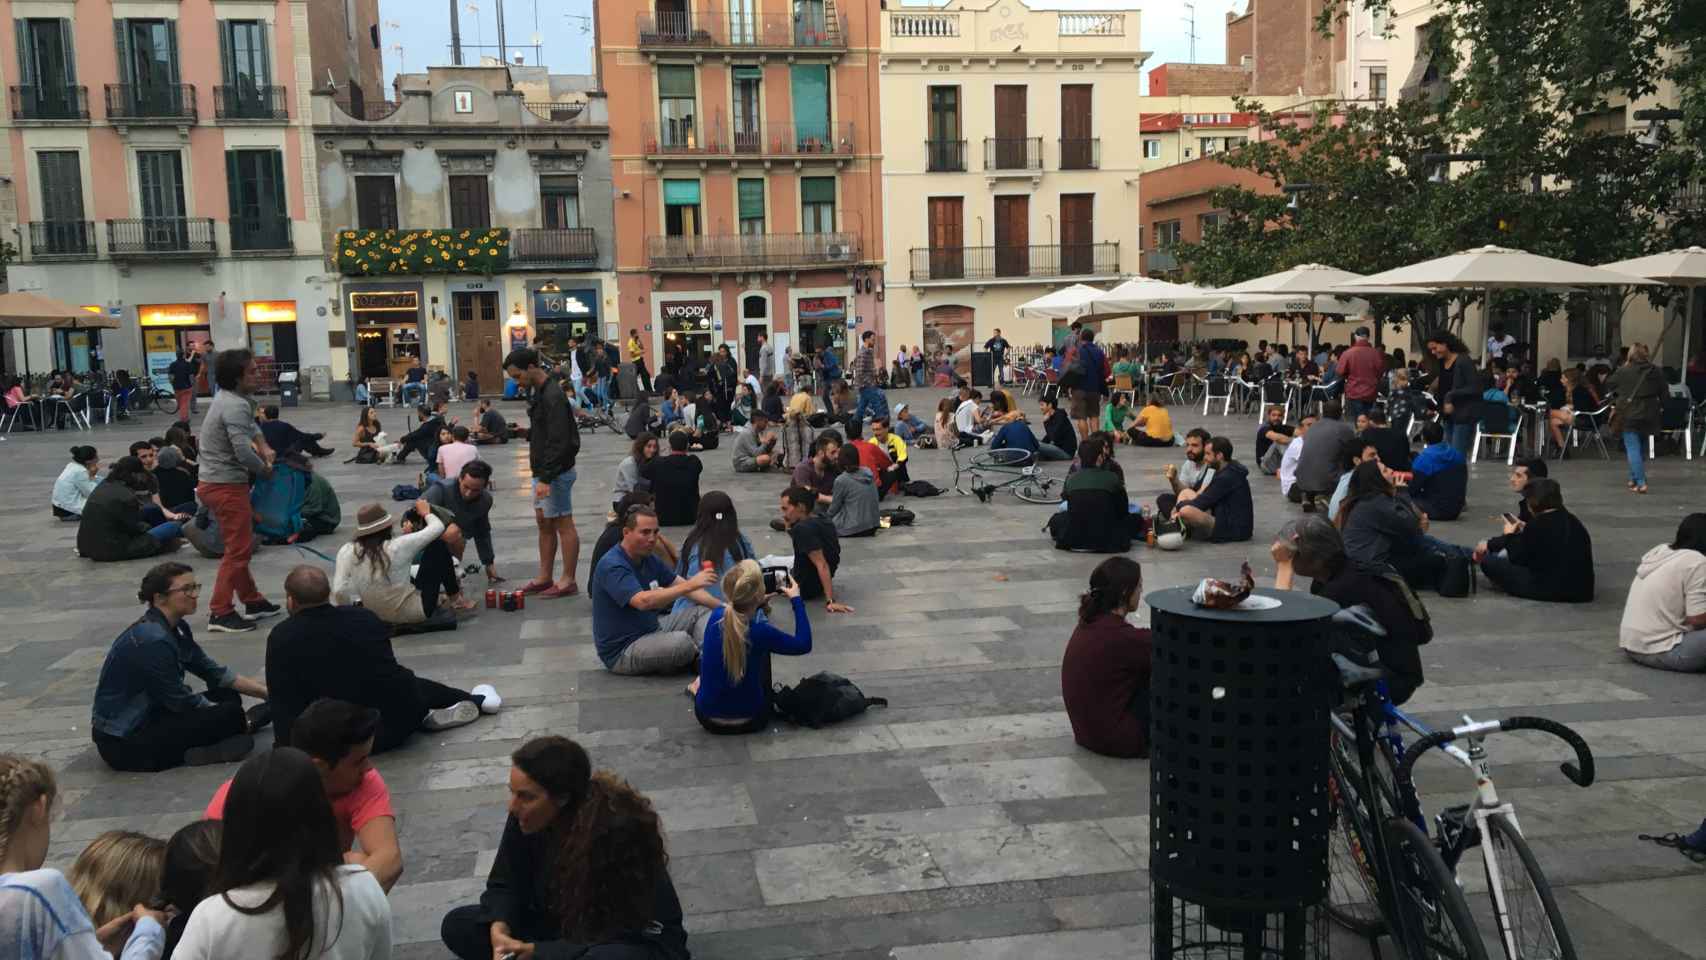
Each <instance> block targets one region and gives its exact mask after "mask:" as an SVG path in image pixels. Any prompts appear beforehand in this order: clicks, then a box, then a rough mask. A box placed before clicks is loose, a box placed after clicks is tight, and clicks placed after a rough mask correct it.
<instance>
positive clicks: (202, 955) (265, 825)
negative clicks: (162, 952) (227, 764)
mask: <svg viewBox="0 0 1706 960" xmlns="http://www.w3.org/2000/svg"><path fill="white" fill-rule="evenodd" d="M213 890H214V893H213V894H212V895H211V896H209V897H207V898H206V899H205V900H203V901H202V902H201V903H199V904H197V905H196V907H195V912H194V913H192V914H190V920H189V923H188V924H187V925H185V927H184V936H183V939H182V940H180V941H179V942H178V946H177V949H176V950H175V951H174V953H173V956H175V957H177V958H179V960H216V958H217V960H382V958H386V957H389V956H391V904H390V901H388V900H386V898H385V890H384V888H382V887H381V886H380V885H379V881H378V880H377V879H375V878H374V876H373V874H371V873H369V872H368V871H367V868H366V867H362V866H359V865H355V864H345V863H344V844H343V843H342V842H340V839H339V837H338V822H337V819H336V817H334V816H333V814H332V803H331V801H330V800H329V799H327V797H326V787H325V784H324V782H323V781H322V780H321V779H320V771H319V769H318V768H316V767H315V766H314V762H313V761H312V760H310V759H309V758H308V754H306V753H303V752H302V751H301V750H298V749H296V748H295V747H279V748H277V749H274V750H269V751H267V752H265V753H259V754H256V755H255V756H253V757H250V758H249V759H248V760H246V761H244V763H243V765H242V766H241V767H239V768H238V769H237V776H236V777H234V778H233V779H232V781H231V788H230V790H229V792H227V793H226V796H225V811H224V827H223V834H222V836H221V838H220V843H219V861H218V865H217V866H216V867H215V868H214V874H213Z"/></svg>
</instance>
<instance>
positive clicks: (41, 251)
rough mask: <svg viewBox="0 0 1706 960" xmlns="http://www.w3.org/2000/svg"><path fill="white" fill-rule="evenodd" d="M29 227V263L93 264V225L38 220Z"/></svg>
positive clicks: (94, 252) (80, 221)
mask: <svg viewBox="0 0 1706 960" xmlns="http://www.w3.org/2000/svg"><path fill="white" fill-rule="evenodd" d="M29 227H30V259H31V260H37V261H40V260H93V259H95V256H96V253H97V251H96V249H95V224H94V223H93V222H92V221H89V220H37V221H35V222H33V223H31V224H30V225H29Z"/></svg>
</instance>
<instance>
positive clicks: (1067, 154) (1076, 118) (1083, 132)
mask: <svg viewBox="0 0 1706 960" xmlns="http://www.w3.org/2000/svg"><path fill="white" fill-rule="evenodd" d="M1093 129H1094V127H1093V126H1092V124H1091V115H1090V85H1089V84H1087V83H1068V84H1064V85H1062V86H1061V88H1060V169H1062V170H1090V169H1094V168H1095V166H1096V163H1095V151H1094V149H1093V148H1094V145H1095V141H1094V139H1093V137H1094V134H1092V133H1091V132H1090V131H1091V130H1093Z"/></svg>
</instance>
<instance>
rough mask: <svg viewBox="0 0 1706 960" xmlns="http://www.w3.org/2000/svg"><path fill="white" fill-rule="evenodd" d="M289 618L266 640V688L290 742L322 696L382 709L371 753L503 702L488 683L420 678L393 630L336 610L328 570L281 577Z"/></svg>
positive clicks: (277, 730)
mask: <svg viewBox="0 0 1706 960" xmlns="http://www.w3.org/2000/svg"><path fill="white" fill-rule="evenodd" d="M284 592H285V598H286V599H285V606H286V608H287V609H288V610H289V611H290V617H289V619H287V620H285V621H284V622H282V623H280V624H279V625H278V626H276V627H273V629H272V633H271V634H269V635H268V636H267V654H266V663H267V689H268V690H269V691H270V693H271V694H272V696H271V699H270V701H269V702H270V703H271V704H272V708H273V734H274V737H275V739H276V740H277V742H279V743H290V742H291V733H292V728H293V727H294V726H295V724H296V718H297V717H298V716H300V715H301V714H302V712H303V711H304V710H306V709H307V708H308V705H309V704H311V703H313V702H314V701H316V700H320V699H322V698H330V699H333V700H344V701H347V702H350V703H355V704H360V705H362V706H366V707H372V708H374V709H375V710H378V711H379V715H380V720H381V724H380V729H379V732H378V733H377V734H376V735H375V738H374V742H373V752H374V753H384V752H385V751H387V750H391V749H394V748H396V747H399V746H402V744H403V742H404V741H406V740H407V739H408V738H409V736H410V735H411V734H413V733H414V732H415V731H416V730H429V731H433V730H448V729H450V728H451V727H459V726H462V725H464V724H468V723H473V722H474V721H475V720H477V719H479V717H480V714H482V713H487V714H491V713H496V712H498V708H499V707H501V706H502V705H503V701H502V700H501V699H499V697H498V694H497V691H496V690H495V689H493V688H492V687H491V685H490V684H481V685H479V686H477V687H475V688H474V689H473V690H472V691H462V690H457V689H455V688H453V687H447V686H445V685H444V684H442V683H438V682H436V681H432V680H427V679H425V678H422V677H417V676H415V674H414V671H412V670H410V669H409V668H407V667H405V666H403V665H402V664H400V663H398V662H397V654H396V651H394V650H393V649H392V648H391V627H390V625H389V624H387V623H386V622H385V621H383V620H381V619H379V617H378V616H376V615H374V613H373V612H372V611H371V610H367V609H364V608H362V607H338V606H333V605H332V585H331V582H330V581H328V580H327V579H326V572H325V571H324V570H321V569H320V568H318V567H312V566H308V565H306V564H304V565H301V566H298V567H296V568H295V569H293V570H291V571H290V575H289V576H287V577H285V580H284Z"/></svg>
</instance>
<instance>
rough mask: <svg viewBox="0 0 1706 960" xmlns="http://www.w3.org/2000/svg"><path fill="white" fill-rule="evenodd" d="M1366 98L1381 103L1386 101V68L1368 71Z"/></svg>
mask: <svg viewBox="0 0 1706 960" xmlns="http://www.w3.org/2000/svg"><path fill="white" fill-rule="evenodd" d="M1368 97H1369V99H1370V100H1375V101H1378V102H1381V103H1384V102H1385V101H1386V68H1385V67H1380V68H1378V69H1374V68H1371V69H1370V70H1369V71H1368Z"/></svg>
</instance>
